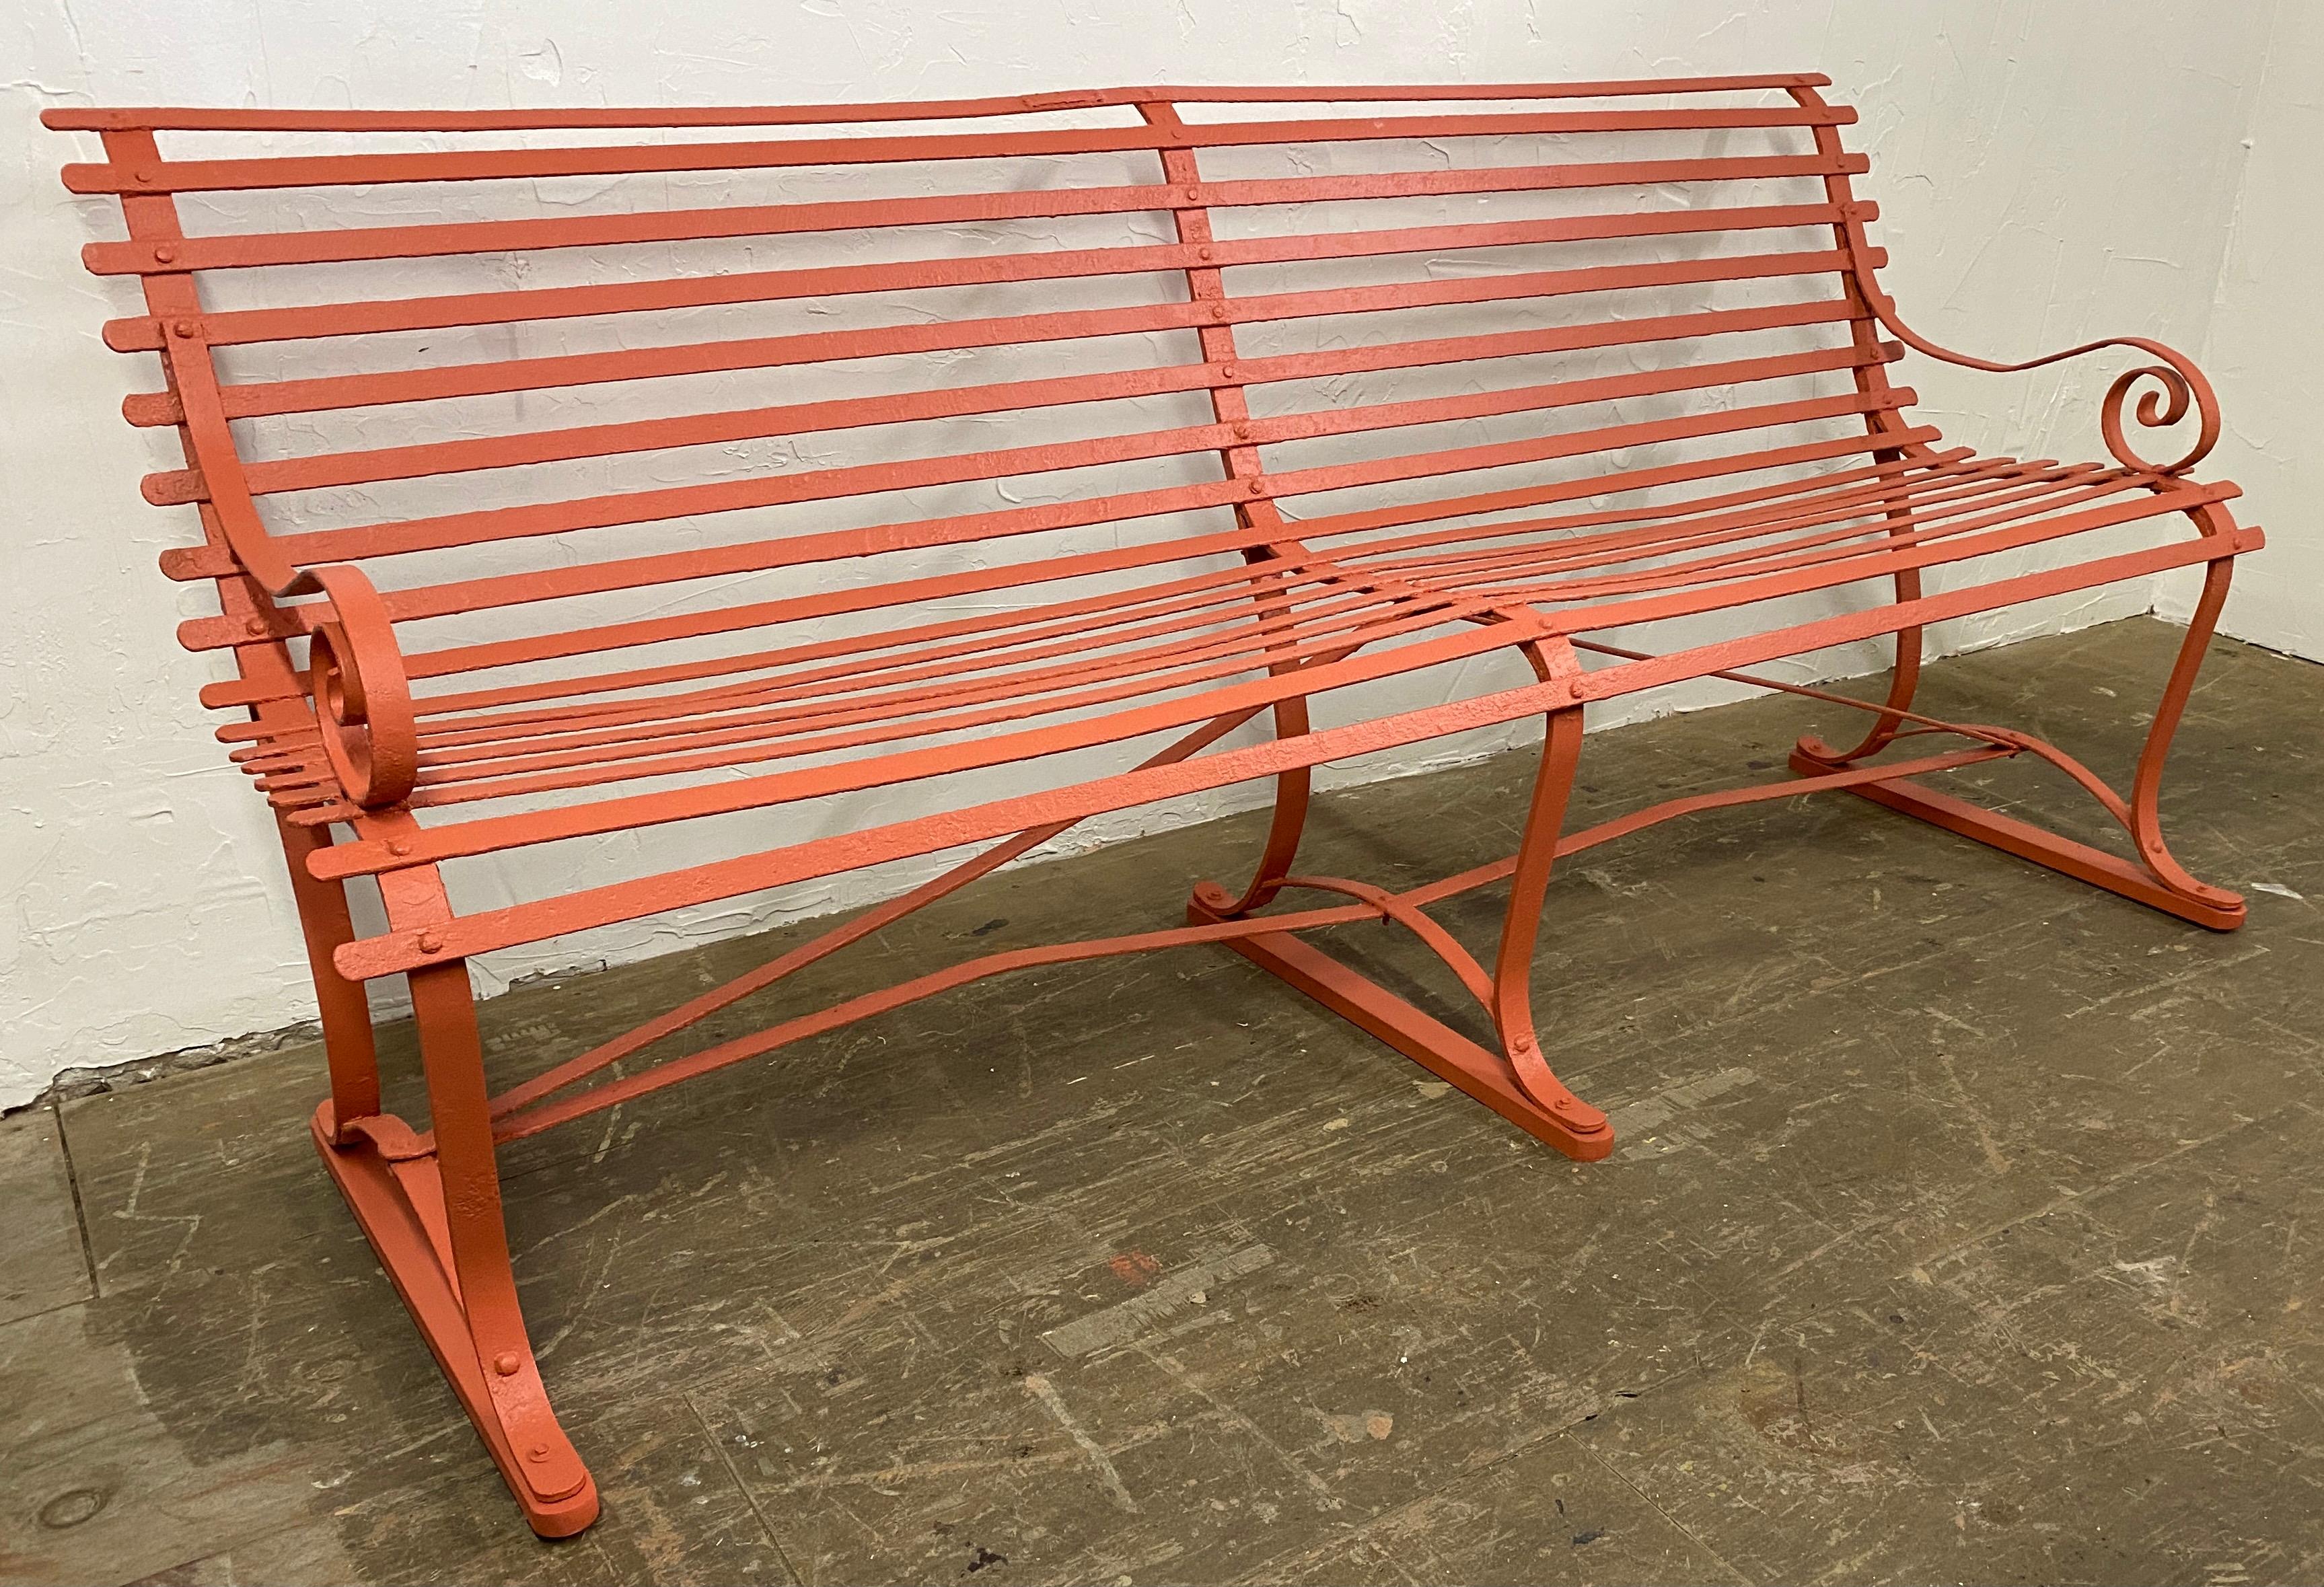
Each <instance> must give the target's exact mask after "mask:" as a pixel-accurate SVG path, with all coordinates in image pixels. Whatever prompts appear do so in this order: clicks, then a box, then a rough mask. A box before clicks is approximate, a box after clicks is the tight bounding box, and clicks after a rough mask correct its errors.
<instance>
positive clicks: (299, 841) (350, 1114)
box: [275, 820, 379, 1132]
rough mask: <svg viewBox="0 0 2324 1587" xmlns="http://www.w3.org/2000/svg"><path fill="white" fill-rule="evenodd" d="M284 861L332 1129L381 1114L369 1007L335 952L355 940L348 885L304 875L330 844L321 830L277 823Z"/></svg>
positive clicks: (376, 1062) (377, 1072)
mask: <svg viewBox="0 0 2324 1587" xmlns="http://www.w3.org/2000/svg"><path fill="white" fill-rule="evenodd" d="M275 826H276V829H277V830H278V831H279V832H280V833H281V838H282V857H283V858H284V859H285V860H286V861H288V862H289V863H290V867H291V898H292V899H293V900H295V901H296V902H297V904H298V906H299V925H300V931H301V932H302V933H303V934H304V936H305V937H306V941H307V968H308V973H309V974H310V975H311V976H312V977H313V979H314V983H315V1002H316V1004H317V1006H318V1007H319V1008H320V1009H321V1010H322V1015H323V1052H324V1055H325V1057H326V1061H327V1063H328V1064H329V1066H330V1071H331V1113H332V1117H333V1119H334V1120H335V1121H337V1124H336V1127H337V1129H338V1130H341V1131H342V1132H344V1131H345V1130H346V1127H347V1125H348V1123H349V1122H350V1121H354V1120H356V1119H364V1118H368V1117H370V1116H371V1115H372V1114H374V1113H376V1112H379V1054H378V1049H377V1048H376V1047H374V1044H373V1041H372V1031H371V1002H370V1000H369V999H368V998H366V997H365V996H364V989H363V986H362V984H361V983H358V982H353V981H349V980H346V978H345V977H343V976H341V975H340V973H339V972H338V967H337V965H336V964H333V963H332V962H331V954H332V952H333V950H335V949H337V948H338V947H339V946H342V945H344V944H346V943H349V942H353V941H354V940H355V923H354V922H353V921H352V920H350V919H349V918H348V917H347V892H346V883H344V882H337V881H317V880H316V879H315V878H314V877H312V876H310V875H309V874H308V873H307V856H308V855H309V854H311V853H314V852H315V851H316V850H317V849H319V848H323V847H325V846H327V844H328V842H329V838H328V835H327V832H326V831H325V829H323V828H321V827H316V826H291V824H290V823H289V822H288V821H281V820H278V821H276V823H275Z"/></svg>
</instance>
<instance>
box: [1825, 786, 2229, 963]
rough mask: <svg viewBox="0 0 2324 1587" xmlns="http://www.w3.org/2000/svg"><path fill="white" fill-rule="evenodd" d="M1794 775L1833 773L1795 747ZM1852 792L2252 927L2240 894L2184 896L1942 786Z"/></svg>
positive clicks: (2213, 925) (2066, 870)
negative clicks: (1941, 789) (2246, 920)
mask: <svg viewBox="0 0 2324 1587" xmlns="http://www.w3.org/2000/svg"><path fill="white" fill-rule="evenodd" d="M1792 770H1794V771H1799V772H1803V773H1807V774H1809V775H1815V774H1819V773H1821V772H1824V771H1828V770H1831V768H1830V767H1829V766H1827V765H1826V764H1825V763H1824V762H1823V761H1820V760H1817V759H1815V758H1813V757H1812V756H1809V755H1805V754H1803V753H1801V752H1798V751H1796V750H1795V751H1794V752H1793V753H1792ZM1844 791H1846V792H1849V793H1852V794H1854V795H1856V796H1857V797H1858V798H1865V799H1869V800H1871V801H1872V802H1873V803H1874V804H1876V805H1883V806H1886V807H1887V808H1889V809H1891V810H1895V811H1899V812H1901V813H1902V814H1904V815H1906V816H1911V817H1914V818H1916V819H1918V820H1922V821H1926V822H1927V823H1929V824H1930V825H1931V826H1941V827H1943V828H1944V829H1945V830H1946V831H1947V832H1953V833H1959V834H1960V835H1961V836H1963V837H1968V838H1974V839H1976V840H1977V841H1978V843H1981V844H1989V845H1991V846H1992V847H1994V848H1997V849H1999V850H2001V851H2002V852H2003V853H2010V854H2015V855H2016V856H2017V857H2018V858H2019V859H2021V860H2031V861H2033V863H2035V864H2036V865H2043V866H2047V867H2048V868H2049V869H2050V870H2052V871H2056V872H2061V873H2062V874H2064V875H2067V876H2071V877H2073V878H2075V879H2076V880H2077V881H2087V882H2089V884H2090V885H2091V886H2093V887H2102V888H2105V889H2106V890H2107V891H2108V892H2114V893H2120V894H2121V895H2122V896H2123V897H2124V898H2126V899H2129V900H2133V901H2135V902H2137V903H2142V904H2144V905H2146V906H2147V907H2148V908H2150V909H2161V910H2163V912H2164V913H2165V914H2170V915H2176V916H2178V917H2179V918H2181V919H2182V920H2191V921H2193V922H2194V923H2195V924H2196V925H2198V926H2202V927H2209V929H2211V930H2213V931H2233V930H2234V929H2236V927H2238V926H2241V925H2242V924H2243V923H2244V914H2245V908H2244V900H2242V899H2241V898H2240V897H2238V896H2237V895H2236V894H2235V893H2231V892H2227V891H2226V890H2223V889H2218V888H2207V889H2205V890H2204V892H2203V893H2201V894H2189V893H2184V892H2180V891H2176V890H2172V889H2171V888H2168V887H2165V886H2164V885H2163V883H2162V882H2160V881H2156V880H2155V879H2154V878H2153V877H2152V876H2150V875H2148V874H2147V873H2146V872H2145V871H2144V870H2143V869H2141V868H2140V867H2139V866H2136V865H2134V864H2132V863H2130V862H2129V861H2127V860H2125V859H2121V858H2118V857H2116V855H2113V854H2109V853H2107V852H2106V851H2105V850H2104V849H2096V848H2092V847H2091V846H2090V845H2089V844H2085V843H2077V842H2075V841H2074V840H2073V839H2072V838H2070V837H2063V836H2061V835H2059V834H2057V833H2054V832H2052V831H2050V830H2049V829H2048V828H2046V827H2041V826H2033V825H2032V824H2031V823H2029V822H2024V821H2020V820H2017V819H2015V817H2009V816H2004V815H2001V814H2000V813H1998V812H1997V811H1993V810H1987V809H1986V808H1984V807H1981V806H1978V805H1972V804H1970V803H1969V801H1968V800H1966V799H1957V798H1953V797H1952V796H1951V795H1950V794H1941V793H1939V792H1937V791H1936V790H1935V789H1928V788H1922V787H1920V786H1918V785H1917V784H1914V783H1912V782H1909V781H1906V780H1902V779H1898V780H1894V781H1883V782H1864V783H1858V784H1857V785H1856V786H1854V787H1852V788H1849V789H1845V790H1844Z"/></svg>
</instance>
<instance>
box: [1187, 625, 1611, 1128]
mask: <svg viewBox="0 0 2324 1587" xmlns="http://www.w3.org/2000/svg"><path fill="white" fill-rule="evenodd" d="M1519 649H1520V650H1522V652H1523V653H1524V655H1525V657H1526V660H1527V661H1528V662H1529V663H1530V664H1531V665H1532V667H1533V669H1534V672H1535V675H1536V676H1537V677H1539V678H1542V680H1543V681H1545V682H1551V681H1555V680H1559V679H1563V678H1572V677H1576V676H1579V674H1580V672H1581V670H1582V668H1581V663H1580V662H1579V661H1578V660H1576V659H1575V657H1574V653H1573V649H1572V645H1571V644H1569V643H1568V642H1567V641H1563V640H1558V641H1554V644H1553V646H1546V647H1545V646H1543V645H1541V644H1539V643H1537V642H1534V641H1525V642H1521V644H1520V646H1519ZM1581 751H1582V707H1581V706H1579V705H1578V704H1576V705H1572V706H1564V707H1563V708H1560V709H1557V710H1554V711H1552V712H1550V713H1549V715H1548V718H1547V723H1546V726H1545V730H1544V736H1543V743H1542V756H1541V764H1540V769H1539V770H1538V771H1537V772H1536V774H1535V779H1534V788H1533V796H1532V798H1531V801H1530V803H1529V805H1528V807H1527V810H1526V826H1525V836H1524V838H1523V840H1522V842H1521V844H1520V845H1519V847H1518V851H1517V857H1516V859H1515V861H1514V862H1513V863H1512V870H1511V882H1510V890H1509V901H1508V909H1507V910H1506V912H1505V914H1504V916H1503V918H1502V926H1501V941H1500V946H1499V951H1498V954H1497V955H1496V958H1495V961H1494V968H1493V971H1492V973H1490V974H1489V975H1488V974H1487V973H1485V972H1484V971H1483V970H1482V969H1481V968H1480V966H1478V965H1477V964H1476V963H1475V962H1474V961H1473V960H1471V958H1470V957H1469V955H1467V954H1466V953H1465V952H1462V951H1461V949H1460V947H1459V945H1458V944H1455V943H1452V940H1451V938H1450V937H1444V936H1443V933H1442V931H1441V929H1436V928H1433V923H1431V922H1429V921H1427V920H1426V918H1425V917H1422V916H1420V915H1419V912H1418V910H1417V909H1404V908H1401V907H1400V905H1399V902H1398V900H1395V899H1393V898H1391V897H1389V896H1388V895H1386V894H1383V893H1381V892H1380V890H1378V889H1374V888H1369V887H1367V886H1365V885H1364V884H1362V883H1358V882H1350V881H1341V880H1339V879H1336V878H1326V877H1312V876H1293V875H1291V874H1289V872H1288V869H1287V867H1288V865H1289V862H1290V847H1289V844H1295V843H1296V836H1297V826H1296V816H1293V817H1286V813H1285V810H1284V808H1283V807H1282V806H1281V805H1280V804H1278V806H1277V813H1276V824H1275V829H1274V832H1273V833H1272V834H1271V835H1270V839H1269V846H1268V854H1267V856H1266V857H1265V858H1263V859H1262V862H1261V871H1260V874H1259V878H1258V879H1257V880H1256V881H1254V883H1253V886H1252V888H1251V890H1250V895H1247V897H1248V896H1259V897H1261V898H1271V897H1272V896H1274V894H1275V893H1276V892H1277V891H1278V890H1280V889H1282V888H1283V887H1285V886H1286V885H1287V886H1295V887H1313V888H1322V889H1324V890H1330V891H1337V892H1343V893H1346V894H1348V895H1349V896H1351V897H1355V898H1360V899H1369V900H1371V901H1373V902H1374V903H1375V905H1376V906H1377V907H1378V908H1379V909H1381V911H1382V917H1383V918H1393V919H1399V920H1402V921H1403V923H1404V924H1405V925H1406V926H1407V927H1411V928H1412V929H1413V930H1414V931H1416V933H1417V934H1418V935H1419V936H1420V937H1421V940H1422V941H1423V942H1425V943H1426V944H1427V945H1428V946H1430V947H1431V948H1432V949H1434V951H1435V952H1436V953H1437V954H1438V955H1439V956H1440V957H1442V958H1443V959H1444V961H1445V963H1446V964H1448V965H1449V966H1450V967H1451V968H1452V971H1453V973H1455V974H1456V975H1458V976H1459V977H1460V978H1461V980H1462V983H1463V984H1464V985H1466V986H1467V987H1468V988H1469V989H1470V990H1471V992H1476V993H1477V994H1478V996H1479V997H1480V1000H1481V1001H1483V1002H1484V1004H1485V1008H1486V1011H1487V1012H1488V1013H1489V1015H1490V1016H1491V1018H1492V1020H1493V1024H1494V1027H1495V1030H1496V1033H1497V1035H1498V1036H1499V1047H1500V1050H1499V1052H1495V1051H1493V1050H1491V1049H1490V1048H1488V1047H1480V1045H1478V1044H1477V1043H1476V1042H1474V1041H1472V1040H1471V1039H1470V1038H1467V1037H1465V1036H1462V1034H1461V1033H1460V1032H1458V1031H1456V1030H1454V1029H1452V1028H1451V1027H1450V1026H1448V1025H1446V1024H1444V1023H1443V1021H1442V1020H1437V1019H1436V1018H1434V1016H1433V1015H1430V1014H1428V1013H1426V1012H1425V1011H1424V1010H1420V1009H1418V1008H1416V1007H1414V1006H1413V1005H1412V1004H1411V1003H1410V1002H1407V1001H1406V1000H1404V999H1403V998H1401V997H1398V996H1397V994H1396V993H1394V992H1389V991H1388V989H1387V988H1386V987H1383V986H1381V985H1379V983H1377V982H1374V981H1372V980H1371V979H1370V978H1369V977H1368V976H1365V975H1363V974H1361V973H1359V972H1358V971H1356V970H1355V969H1353V968H1352V967H1351V966H1350V965H1348V964H1343V963H1342V962H1341V961H1340V960H1338V959H1335V958H1333V956H1332V955H1329V954H1326V953H1324V952H1323V950H1322V949H1321V948H1318V947H1315V946H1313V945H1311V944H1309V943H1306V942H1304V941H1302V940H1300V939H1299V938H1298V937H1296V936H1294V935H1293V934H1291V933H1290V932H1287V931H1286V932H1280V933H1277V932H1262V933H1259V934H1256V935H1254V936H1251V937H1240V938H1236V939H1234V940H1232V941H1230V942H1228V943H1227V944H1226V945H1225V946H1227V947H1229V948H1231V950H1233V951H1234V952H1236V953H1238V954H1240V955H1242V956H1243V957H1245V958H1247V959H1249V960H1250V961H1251V962H1252V963H1254V964H1258V965H1259V966H1260V967H1261V968H1263V969H1266V970H1268V971H1270V972H1272V973H1274V974H1276V975H1277V976H1280V977H1281V978H1282V979H1283V980H1285V981H1286V982H1288V983H1290V984H1291V985H1292V986H1294V987H1296V988H1297V989H1298V990H1299V991H1301V992H1305V993H1306V994H1307V995H1308V996H1310V997H1312V998H1314V1000H1315V1001H1318V1002H1320V1003H1322V1004H1323V1006H1324V1007H1325V1008H1327V1009H1330V1010H1333V1012H1334V1013H1337V1014H1339V1015H1340V1016H1342V1018H1343V1019H1346V1020H1350V1021H1351V1022H1352V1023H1353V1024H1355V1025H1356V1026H1358V1027H1359V1028H1360V1029H1364V1030H1367V1031H1369V1032H1370V1033H1371V1034H1372V1035H1374V1036H1377V1037H1379V1038H1380V1039H1381V1040H1382V1041H1385V1042H1387V1043H1388V1045H1389V1046H1391V1047H1395V1048H1396V1049H1397V1051H1398V1052H1401V1053H1403V1054H1404V1055H1405V1056H1406V1057H1409V1058H1411V1059H1412V1060H1413V1061H1414V1062H1415V1063H1417V1064H1419V1065H1420V1066H1423V1067H1424V1068H1426V1069H1428V1070H1429V1071H1430V1072H1431V1073H1433V1074H1434V1075H1438V1076H1440V1077H1441V1078H1443V1079H1445V1080H1448V1081H1450V1082H1452V1084H1454V1085H1456V1086H1458V1087H1460V1088H1461V1090H1462V1091H1463V1092H1465V1093H1468V1094H1469V1095H1470V1096H1471V1097H1473V1098H1475V1099H1476V1100H1477V1101H1479V1102H1480V1103H1484V1104H1485V1105H1486V1106H1487V1107H1489V1108H1491V1109H1492V1110H1493V1111H1494V1112H1497V1113H1499V1114H1500V1115H1501V1116H1502V1117H1503V1118H1505V1119H1507V1120H1508V1121H1510V1122H1511V1123H1513V1124H1516V1125H1517V1127H1518V1128H1519V1129H1521V1130H1525V1131H1526V1132H1527V1133H1528V1134H1530V1135H1533V1136H1535V1137H1536V1138H1537V1139H1539V1140H1543V1141H1545V1142H1546V1143H1548V1144H1549V1145H1551V1146H1554V1147H1555V1148H1556V1149H1558V1150H1559V1151H1562V1152H1563V1153H1565V1154H1566V1155H1567V1156H1569V1157H1573V1158H1581V1159H1582V1160H1583V1161H1585V1162H1587V1161H1594V1160H1596V1159H1597V1158H1603V1157H1604V1156H1606V1155H1607V1154H1608V1153H1609V1152H1610V1151H1612V1150H1613V1149H1614V1131H1613V1127H1612V1126H1611V1125H1610V1124H1609V1122H1608V1121H1607V1118H1606V1115H1605V1114H1604V1113H1603V1112H1600V1111H1599V1110H1598V1109H1596V1108H1593V1107H1591V1105H1590V1104H1589V1103H1585V1102H1583V1101H1582V1100H1581V1099H1580V1098H1579V1097H1577V1096H1575V1095H1574V1094H1573V1093H1572V1092H1571V1091H1569V1090H1567V1089H1566V1088H1565V1086H1564V1084H1563V1083H1561V1082H1560V1081H1559V1080H1558V1078H1557V1076H1556V1075H1554V1074H1553V1073H1552V1072H1551V1070H1550V1067H1549V1063H1548V1060H1547V1059H1546V1058H1545V1057H1544V1056H1543V1054H1542V1050H1541V1042H1540V1038H1538V1036H1537V1035H1536V1034H1535V1028H1534V1022H1533V1011H1532V989H1531V984H1530V980H1529V978H1530V975H1531V973H1532V969H1533V952H1534V946H1535V943H1536V941H1537V940H1538V938H1539V936H1540V929H1541V910H1542V904H1543V900H1544V897H1545V894H1546V892H1547V890H1548V887H1549V877H1550V869H1551V865H1552V863H1553V862H1554V859H1555V857H1556V853H1557V844H1558V837H1559V832H1560V828H1561V827H1562V826H1563V825H1564V819H1565V805H1566V799H1567V797H1568V796H1569V795H1570V794H1571V793H1572V788H1573V774H1574V769H1575V767H1576V765H1577V763H1578V761H1579V760H1580V756H1581ZM1304 809H1305V800H1304V798H1303V799H1302V801H1301V811H1300V813H1303V814H1304ZM1253 907H1255V906H1253V905H1251V904H1250V903H1248V902H1243V901H1239V900H1236V899H1235V898H1234V896H1233V895H1232V894H1231V893H1229V892H1228V891H1227V890H1226V889H1224V888H1222V887H1220V886H1219V885H1217V884H1216V883H1215V882H1207V881H1206V882H1203V884H1201V885H1200V886H1198V887H1197V888H1195V890H1194V898H1193V899H1192V900H1190V901H1189V903H1188V905H1187V911H1186V912H1187V918H1188V919H1189V920H1192V921H1194V922H1197V923H1205V922H1214V921H1218V920H1221V919H1226V918H1232V916H1233V915H1235V914H1240V913H1242V912H1244V911H1246V910H1247V909H1250V908H1253ZM1448 950H1449V951H1448Z"/></svg>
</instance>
